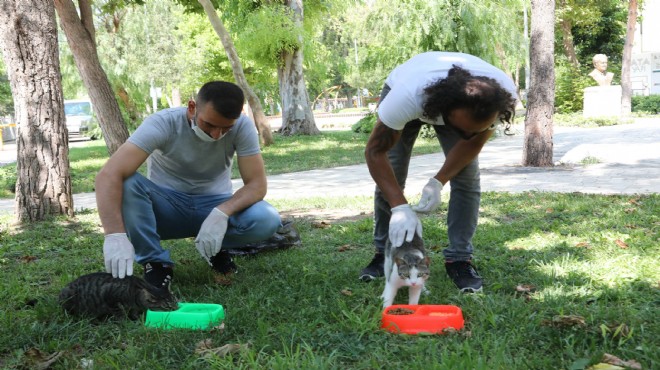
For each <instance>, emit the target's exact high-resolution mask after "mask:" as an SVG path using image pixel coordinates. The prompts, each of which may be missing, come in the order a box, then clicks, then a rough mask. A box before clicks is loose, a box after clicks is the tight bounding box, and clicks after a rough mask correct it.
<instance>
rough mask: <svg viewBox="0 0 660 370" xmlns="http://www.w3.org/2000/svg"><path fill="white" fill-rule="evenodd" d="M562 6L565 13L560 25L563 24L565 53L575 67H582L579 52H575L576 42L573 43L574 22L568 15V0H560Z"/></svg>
mask: <svg viewBox="0 0 660 370" xmlns="http://www.w3.org/2000/svg"><path fill="white" fill-rule="evenodd" d="M560 4H561V8H562V9H564V14H563V15H562V17H561V21H560V25H561V39H562V44H563V46H564V53H565V54H566V57H567V58H568V61H569V62H570V63H571V65H573V67H575V68H579V67H580V61H579V60H578V58H577V54H576V53H575V44H574V43H573V31H572V28H573V24H572V23H571V20H570V19H568V17H567V14H566V12H567V9H566V8H567V7H568V6H567V5H566V0H561V1H560Z"/></svg>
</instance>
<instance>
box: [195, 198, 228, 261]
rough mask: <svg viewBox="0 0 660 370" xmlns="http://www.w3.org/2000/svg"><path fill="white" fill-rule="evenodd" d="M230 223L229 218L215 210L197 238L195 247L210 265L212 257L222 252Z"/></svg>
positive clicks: (204, 223)
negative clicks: (223, 241)
mask: <svg viewBox="0 0 660 370" xmlns="http://www.w3.org/2000/svg"><path fill="white" fill-rule="evenodd" d="M228 223H229V216H227V215H226V214H225V213H224V212H222V211H221V210H219V209H217V208H213V210H212V211H211V212H210V213H209V215H208V216H206V220H204V222H203V223H202V227H201V228H200V229H199V234H197V238H195V247H196V248H197V251H198V252H199V254H201V255H202V257H204V259H205V260H206V261H207V262H208V263H211V261H210V260H211V257H213V256H215V255H216V254H218V252H220V249H221V248H222V240H223V239H224V238H225V233H226V232H227V224H228Z"/></svg>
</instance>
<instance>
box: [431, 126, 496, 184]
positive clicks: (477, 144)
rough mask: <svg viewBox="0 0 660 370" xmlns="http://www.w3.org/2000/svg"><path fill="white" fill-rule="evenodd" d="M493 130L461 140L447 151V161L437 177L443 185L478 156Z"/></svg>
mask: <svg viewBox="0 0 660 370" xmlns="http://www.w3.org/2000/svg"><path fill="white" fill-rule="evenodd" d="M493 131H494V130H488V131H484V132H482V133H481V134H479V135H477V136H475V137H473V138H471V139H470V140H459V141H458V142H457V143H456V144H455V145H454V146H453V147H452V148H451V149H450V150H449V153H447V158H446V159H445V163H444V164H443V165H442V167H441V168H440V171H439V172H438V174H437V175H435V178H436V179H437V180H438V181H440V182H441V183H442V184H443V185H445V184H446V183H447V182H448V181H449V180H451V179H452V178H454V176H456V174H458V173H459V172H461V170H462V169H463V168H465V166H467V165H468V163H470V162H472V161H473V160H474V159H475V158H477V156H478V155H479V153H480V152H481V149H482V148H483V147H484V144H486V142H487V141H488V139H489V138H490V137H491V136H492V135H493Z"/></svg>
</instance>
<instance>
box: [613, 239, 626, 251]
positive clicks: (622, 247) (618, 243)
mask: <svg viewBox="0 0 660 370" xmlns="http://www.w3.org/2000/svg"><path fill="white" fill-rule="evenodd" d="M614 242H615V243H616V245H618V246H619V247H620V248H621V249H628V244H626V243H624V242H623V240H619V239H617V240H615V241H614Z"/></svg>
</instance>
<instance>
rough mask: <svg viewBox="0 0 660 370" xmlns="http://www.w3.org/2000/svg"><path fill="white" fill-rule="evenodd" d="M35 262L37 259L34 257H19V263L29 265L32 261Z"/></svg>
mask: <svg viewBox="0 0 660 370" xmlns="http://www.w3.org/2000/svg"><path fill="white" fill-rule="evenodd" d="M36 260H37V257H35V256H23V257H21V262H23V263H30V262H33V261H36Z"/></svg>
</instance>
